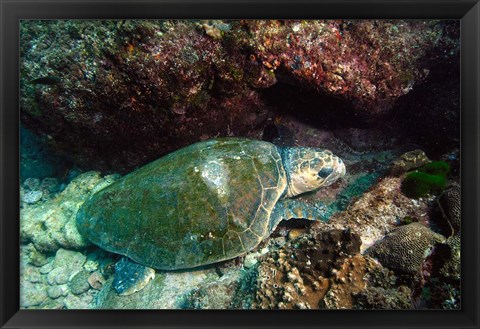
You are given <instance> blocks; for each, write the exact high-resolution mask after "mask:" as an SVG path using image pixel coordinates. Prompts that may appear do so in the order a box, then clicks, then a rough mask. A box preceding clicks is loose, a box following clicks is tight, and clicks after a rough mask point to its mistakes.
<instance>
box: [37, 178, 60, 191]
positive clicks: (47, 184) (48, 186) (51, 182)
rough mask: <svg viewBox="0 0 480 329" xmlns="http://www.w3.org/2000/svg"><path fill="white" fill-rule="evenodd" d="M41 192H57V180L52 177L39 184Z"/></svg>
mask: <svg viewBox="0 0 480 329" xmlns="http://www.w3.org/2000/svg"><path fill="white" fill-rule="evenodd" d="M41 188H42V190H46V191H48V192H49V193H54V192H56V191H58V179H56V178H54V177H46V178H44V179H43V180H42V184H41Z"/></svg>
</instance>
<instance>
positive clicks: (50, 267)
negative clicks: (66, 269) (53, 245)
mask: <svg viewBox="0 0 480 329" xmlns="http://www.w3.org/2000/svg"><path fill="white" fill-rule="evenodd" d="M51 270H53V261H52V262H50V263H47V264H45V265H43V266H42V267H40V273H42V274H47V273H50V271H51Z"/></svg>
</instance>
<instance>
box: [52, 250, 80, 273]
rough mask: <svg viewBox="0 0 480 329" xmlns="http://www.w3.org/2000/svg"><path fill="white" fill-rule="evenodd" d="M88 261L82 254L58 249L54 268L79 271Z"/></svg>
mask: <svg viewBox="0 0 480 329" xmlns="http://www.w3.org/2000/svg"><path fill="white" fill-rule="evenodd" d="M86 261H87V257H86V256H85V255H83V254H82V253H81V252H78V251H73V250H66V249H58V251H57V253H56V254H55V259H54V261H53V266H54V267H65V268H69V270H70V271H75V270H79V269H81V268H82V266H83V264H85V262H86Z"/></svg>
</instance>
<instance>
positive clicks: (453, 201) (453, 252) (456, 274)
mask: <svg viewBox="0 0 480 329" xmlns="http://www.w3.org/2000/svg"><path fill="white" fill-rule="evenodd" d="M460 193H461V192H460V185H458V184H454V185H452V186H451V187H450V188H449V189H447V190H446V191H445V192H444V193H443V194H442V195H441V196H440V197H439V198H438V205H439V209H440V211H441V212H442V215H443V217H444V218H445V219H446V220H447V221H448V223H449V225H450V227H451V229H452V236H450V237H449V238H448V240H447V245H448V247H450V254H449V256H448V257H447V259H446V261H445V263H444V264H443V266H442V267H441V268H440V270H439V272H440V274H441V275H443V276H445V277H447V278H452V279H456V280H459V279H460V246H461V244H460V241H461V237H460V236H461V234H460V225H461V223H460V222H461V218H460V207H461V199H460Z"/></svg>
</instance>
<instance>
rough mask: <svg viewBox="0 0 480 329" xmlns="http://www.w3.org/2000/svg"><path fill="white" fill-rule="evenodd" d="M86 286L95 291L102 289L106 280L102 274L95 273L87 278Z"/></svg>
mask: <svg viewBox="0 0 480 329" xmlns="http://www.w3.org/2000/svg"><path fill="white" fill-rule="evenodd" d="M87 281H88V284H90V287H92V288H93V289H96V290H100V289H102V287H103V285H104V284H105V282H106V280H105V278H104V277H103V275H102V273H100V272H98V271H95V272H93V273H92V274H91V275H90V276H89V277H88V280H87Z"/></svg>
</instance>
